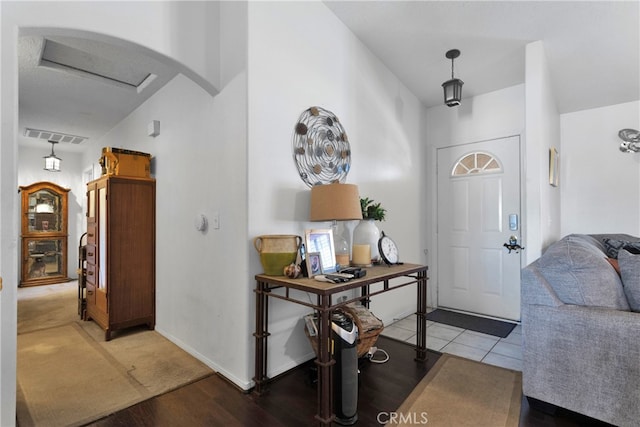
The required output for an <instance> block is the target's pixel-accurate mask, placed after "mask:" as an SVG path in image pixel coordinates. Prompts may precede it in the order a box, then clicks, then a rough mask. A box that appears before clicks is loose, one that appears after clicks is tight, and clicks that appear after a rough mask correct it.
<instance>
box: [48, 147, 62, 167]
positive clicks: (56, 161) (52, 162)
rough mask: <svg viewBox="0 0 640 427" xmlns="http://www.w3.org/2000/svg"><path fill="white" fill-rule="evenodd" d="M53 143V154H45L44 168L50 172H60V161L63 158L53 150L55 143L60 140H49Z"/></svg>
mask: <svg viewBox="0 0 640 427" xmlns="http://www.w3.org/2000/svg"><path fill="white" fill-rule="evenodd" d="M48 142H50V143H51V154H49V155H48V156H45V158H44V170H46V171H49V172H60V162H61V161H62V159H60V158H59V157H56V153H54V152H53V146H54V144H57V143H58V141H48Z"/></svg>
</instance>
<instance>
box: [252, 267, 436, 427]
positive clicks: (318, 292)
mask: <svg viewBox="0 0 640 427" xmlns="http://www.w3.org/2000/svg"><path fill="white" fill-rule="evenodd" d="M427 269H428V267H427V266H424V265H417V264H399V265H392V266H374V267H370V268H367V269H366V271H367V275H366V276H364V277H362V278H359V279H353V280H350V281H348V282H344V283H335V284H334V283H326V282H319V281H317V280H314V279H308V278H301V279H290V278H288V277H286V276H267V275H265V274H258V275H256V276H255V278H256V289H255V290H254V292H255V294H256V332H255V333H254V334H253V335H254V337H255V346H256V348H255V377H253V380H254V382H255V389H254V391H255V392H256V393H257V394H261V393H263V392H265V391H266V385H267V382H268V381H269V378H268V377H267V338H268V337H269V331H268V327H269V302H268V299H269V297H271V298H278V299H282V300H285V301H291V302H294V303H296V304H301V305H304V306H307V307H309V308H312V309H314V310H316V311H317V312H318V344H319V345H318V358H317V359H316V362H315V363H316V364H317V365H318V413H317V414H316V419H317V420H318V422H319V423H320V424H331V422H332V421H333V419H334V418H335V415H334V413H333V377H332V375H331V374H332V368H331V367H332V365H333V364H335V361H334V360H333V358H332V356H331V352H330V338H331V312H332V311H333V310H335V309H337V308H339V307H342V306H344V305H346V304H349V303H351V302H355V301H361V302H362V303H363V304H364V305H365V306H367V307H368V306H369V300H370V297H373V296H375V295H379V294H382V293H385V292H389V291H393V290H395V289H400V288H403V287H405V286H409V285H413V284H416V287H417V303H416V304H417V309H416V314H417V345H416V348H415V351H416V358H415V360H417V361H420V362H425V361H426V359H427V347H426V344H427V317H426V316H427ZM358 288H360V296H358V297H355V298H352V299H350V300H347V301H342V302H339V303H338V302H337V301H334V298H333V296H334V295H335V294H337V293H340V292H343V291H348V290H350V289H358ZM275 289H281V291H278V292H273V291H274V290H275ZM291 289H295V290H298V291H303V292H308V293H310V294H314V295H315V296H316V297H315V303H313V302H309V301H305V300H302V299H299V298H296V297H295V296H294V295H292V293H291V292H290V291H291ZM310 300H311V301H313V298H310Z"/></svg>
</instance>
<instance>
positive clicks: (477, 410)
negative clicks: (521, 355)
mask: <svg viewBox="0 0 640 427" xmlns="http://www.w3.org/2000/svg"><path fill="white" fill-rule="evenodd" d="M521 400H522V373H521V372H518V371H512V370H509V369H504V368H499V367H497V366H492V365H487V364H484V363H480V362H475V361H473V360H469V359H463V358H461V357H457V356H452V355H449V354H443V355H442V356H441V357H440V359H439V360H438V361H437V362H436V364H435V365H434V367H433V368H432V369H431V370H430V371H429V372H428V373H427V375H426V376H425V377H424V378H423V379H422V381H421V382H420V383H419V384H418V385H417V386H416V388H415V389H414V390H413V392H411V394H410V395H409V397H407V399H406V400H405V401H404V402H403V403H402V405H401V406H400V408H399V409H398V410H397V412H396V414H394V415H395V416H396V417H397V418H396V420H395V421H396V422H393V423H392V422H390V423H389V424H388V425H392V424H393V425H400V426H411V425H414V426H415V425H422V424H427V425H430V426H438V427H447V426H451V427H464V426H470V427H471V426H473V427H483V426H486V427H499V426H515V427H517V426H518V423H519V419H520V404H521ZM390 421H391V420H390Z"/></svg>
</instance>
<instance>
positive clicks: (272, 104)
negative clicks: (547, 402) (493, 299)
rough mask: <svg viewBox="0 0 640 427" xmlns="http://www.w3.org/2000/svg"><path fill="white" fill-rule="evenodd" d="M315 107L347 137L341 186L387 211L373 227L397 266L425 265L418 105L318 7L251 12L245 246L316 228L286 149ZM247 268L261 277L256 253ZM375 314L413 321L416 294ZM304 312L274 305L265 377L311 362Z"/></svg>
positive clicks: (280, 5)
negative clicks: (395, 255) (392, 245)
mask: <svg viewBox="0 0 640 427" xmlns="http://www.w3.org/2000/svg"><path fill="white" fill-rule="evenodd" d="M314 105H317V106H320V107H323V108H326V109H328V110H330V111H332V112H333V113H334V114H336V115H337V116H338V118H339V119H340V122H341V123H342V125H343V126H344V128H345V130H346V133H347V135H348V137H349V141H350V143H351V149H352V169H351V172H350V173H349V175H348V177H347V182H349V183H353V184H357V185H358V186H359V191H360V195H361V196H367V197H370V198H373V199H375V200H376V201H379V202H381V203H382V204H383V206H384V207H385V208H387V210H388V214H387V220H386V221H385V222H383V223H381V224H379V225H380V227H381V228H382V229H383V230H384V231H385V232H386V233H387V234H389V235H390V236H392V237H393V238H394V239H395V240H396V242H397V243H398V245H399V247H400V252H401V258H402V259H403V260H404V261H406V262H414V263H425V262H426V258H425V256H424V253H423V251H424V249H426V247H427V246H426V245H427V241H428V240H427V239H428V236H427V234H426V224H425V222H424V220H423V217H424V211H423V207H424V205H423V202H424V195H425V192H424V191H425V190H424V182H425V177H426V171H425V167H424V164H423V162H422V159H423V158H424V155H423V150H424V149H425V141H424V138H423V137H422V134H421V130H422V123H421V120H422V119H421V114H420V113H421V106H420V103H419V102H418V101H417V99H416V97H415V96H413V95H412V94H411V93H410V92H409V91H408V90H407V89H406V88H405V87H404V86H403V85H402V84H401V83H400V82H399V81H398V79H397V78H396V77H395V76H394V75H393V74H391V73H390V72H389V70H388V69H387V68H386V67H385V66H384V65H383V64H381V63H380V61H379V60H378V59H377V58H376V57H374V56H373V55H372V54H371V53H370V52H369V51H368V50H367V49H365V48H364V47H363V45H362V43H361V42H360V41H359V40H358V39H356V37H355V36H354V35H353V34H352V33H351V32H350V31H349V30H348V29H347V28H346V27H345V26H344V25H343V24H342V22H341V21H340V20H339V19H338V18H337V17H336V16H335V15H333V13H332V12H331V11H329V10H328V9H327V7H326V6H325V5H324V4H322V3H320V2H266V3H265V2H252V3H250V4H249V127H248V129H249V147H248V160H249V165H248V172H249V181H248V184H249V190H248V191H249V192H248V199H249V200H250V203H249V237H250V238H253V237H255V236H258V235H261V234H298V235H303V233H304V229H305V228H310V227H311V226H315V227H318V226H319V224H314V223H310V222H307V219H308V217H309V210H308V203H309V188H308V187H307V186H306V184H305V183H304V182H303V181H302V180H301V179H300V178H299V176H298V172H297V170H296V166H295V163H294V160H293V153H292V146H291V141H292V136H293V129H294V126H295V124H296V122H297V119H298V117H299V116H300V114H301V113H302V112H303V111H304V110H306V109H307V108H309V107H311V106H314ZM324 225H327V226H328V225H329V224H324ZM250 269H251V272H252V273H259V272H261V271H262V268H261V266H260V263H259V258H258V254H257V252H256V251H255V250H254V251H252V253H251V257H250ZM249 286H254V285H253V284H252V283H251V284H250V285H249ZM302 297H303V298H306V297H305V296H304V295H303V296H302ZM372 310H373V312H374V313H375V314H376V315H378V316H379V317H381V318H382V319H383V321H384V322H385V323H390V322H391V321H392V319H393V318H395V317H398V316H401V315H404V314H408V313H411V312H414V311H415V289H410V288H408V289H406V290H401V291H395V292H391V293H388V294H385V295H383V296H379V297H376V298H374V302H373V303H372ZM307 312H308V309H305V308H300V307H297V306H296V305H294V304H291V303H286V302H282V301H277V300H276V301H272V302H271V305H270V317H269V320H270V333H271V336H270V338H269V358H268V360H269V367H268V371H269V375H273V374H277V373H280V372H282V371H283V370H285V369H288V368H290V367H292V366H294V365H296V364H298V363H299V362H301V361H303V360H307V359H308V358H310V357H312V354H313V353H312V350H311V346H310V345H309V343H308V341H307V339H306V337H305V335H304V333H303V326H302V320H301V316H302V315H303V314H305V313H307ZM247 332H249V331H247Z"/></svg>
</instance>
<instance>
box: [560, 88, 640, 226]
mask: <svg viewBox="0 0 640 427" xmlns="http://www.w3.org/2000/svg"><path fill="white" fill-rule="evenodd" d="M561 128H562V157H561V166H562V167H561V169H560V171H561V175H560V189H561V194H562V235H566V234H570V233H628V234H631V235H635V236H638V235H640V215H639V213H640V154H635V153H629V154H626V153H622V152H621V151H620V150H619V148H618V147H619V146H620V142H621V140H620V139H619V138H618V131H619V130H620V129H625V128H631V129H640V102H638V101H636V102H629V103H625V104H619V105H612V106H609V107H602V108H596V109H591V110H585V111H578V112H575V113H569V114H563V115H562V116H561Z"/></svg>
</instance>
